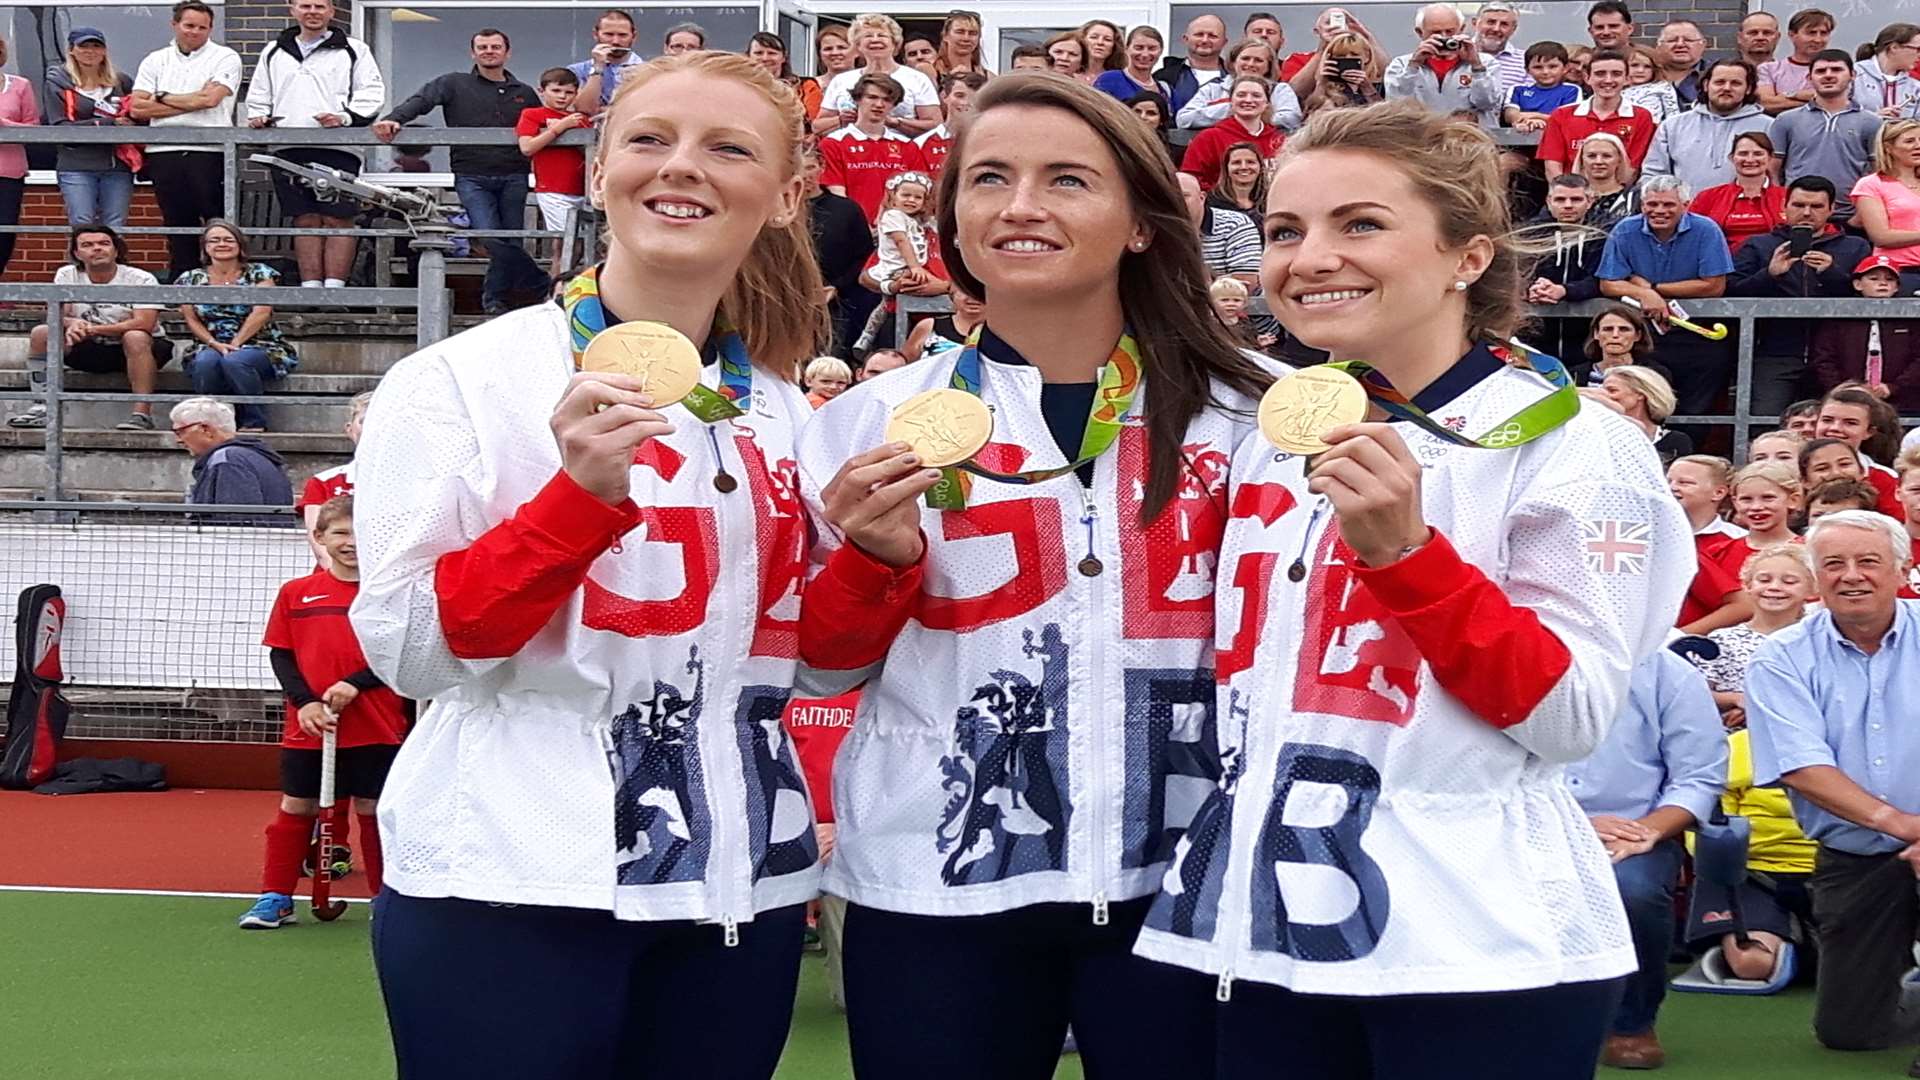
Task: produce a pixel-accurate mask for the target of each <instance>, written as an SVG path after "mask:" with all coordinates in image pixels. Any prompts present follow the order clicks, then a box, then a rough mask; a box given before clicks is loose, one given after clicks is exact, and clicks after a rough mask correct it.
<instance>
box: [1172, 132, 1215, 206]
mask: <svg viewBox="0 0 1920 1080" xmlns="http://www.w3.org/2000/svg"><path fill="white" fill-rule="evenodd" d="M1219 145H1220V137H1219V136H1218V135H1216V134H1214V129H1213V128H1208V129H1207V130H1205V131H1203V132H1201V133H1200V134H1198V135H1195V136H1194V137H1193V141H1192V142H1190V143H1188V144H1187V152H1186V154H1185V155H1184V156H1182V157H1181V158H1180V171H1181V172H1183V173H1186V174H1187V175H1188V176H1191V177H1193V178H1194V179H1195V180H1198V181H1200V190H1202V191H1211V190H1212V189H1213V183H1214V181H1216V180H1218V179H1220V151H1219Z"/></svg>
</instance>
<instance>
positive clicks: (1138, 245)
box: [1127, 240, 1147, 251]
mask: <svg viewBox="0 0 1920 1080" xmlns="http://www.w3.org/2000/svg"><path fill="white" fill-rule="evenodd" d="M1127 246H1128V247H1130V248H1132V249H1133V250H1135V251H1145V250H1147V242H1146V241H1145V240H1135V241H1134V242H1133V243H1131V244H1128V245H1127Z"/></svg>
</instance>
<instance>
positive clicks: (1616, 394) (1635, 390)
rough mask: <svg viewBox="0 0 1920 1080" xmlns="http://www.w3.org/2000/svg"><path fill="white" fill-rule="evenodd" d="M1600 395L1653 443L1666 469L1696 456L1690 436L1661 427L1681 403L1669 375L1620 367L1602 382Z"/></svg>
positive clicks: (1644, 368)
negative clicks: (1685, 458) (1680, 460)
mask: <svg viewBox="0 0 1920 1080" xmlns="http://www.w3.org/2000/svg"><path fill="white" fill-rule="evenodd" d="M1600 393H1601V395H1602V396H1603V397H1605V398H1606V399H1607V400H1608V401H1611V402H1613V404H1614V405H1615V406H1616V407H1618V408H1619V410H1620V411H1621V412H1622V413H1624V414H1625V415H1626V418H1627V419H1628V420H1631V421H1632V422H1633V424H1634V426H1635V427H1637V428H1639V429H1640V430H1641V431H1643V432H1645V433H1646V436H1647V438H1649V439H1651V440H1653V452H1654V453H1656V454H1658V455H1660V463H1661V464H1662V465H1665V464H1667V463H1668V462H1670V461H1672V460H1673V459H1675V458H1678V457H1684V456H1686V455H1687V454H1691V453H1693V439H1692V438H1691V437H1689V436H1688V435H1687V433H1686V432H1684V431H1679V430H1672V431H1670V430H1668V429H1667V428H1665V427H1663V426H1661V425H1663V424H1665V423H1666V422H1667V417H1669V416H1672V415H1673V410H1674V406H1676V405H1678V404H1679V403H1680V399H1679V398H1678V397H1676V396H1675V395H1674V392H1673V384H1672V383H1670V382H1668V381H1667V377H1666V376H1665V375H1662V374H1660V373H1659V372H1657V371H1655V370H1653V369H1652V368H1650V367H1642V366H1640V365H1638V364H1629V365H1627V366H1625V367H1617V368H1614V369H1613V370H1611V371H1609V372H1607V374H1606V376H1605V377H1604V378H1603V379H1602V380H1601V383H1600Z"/></svg>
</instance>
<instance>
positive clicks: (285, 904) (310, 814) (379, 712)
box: [240, 495, 407, 930]
mask: <svg viewBox="0 0 1920 1080" xmlns="http://www.w3.org/2000/svg"><path fill="white" fill-rule="evenodd" d="M313 532H314V539H315V541H316V542H318V543H319V544H320V546H321V547H322V548H324V549H326V552H327V557H328V559H329V560H330V561H331V567H330V568H329V569H324V570H316V571H314V572H313V573H311V574H308V575H307V576H306V577H302V578H295V579H294V580H292V581H289V582H287V583H286V584H285V585H282V586H281V587H280V595H279V597H278V598H277V599H276V600H275V601H274V604H273V614H272V615H271V616H270V617H269V618H268V620H267V633H266V637H265V640H264V642H263V644H265V645H266V646H267V648H268V649H270V650H272V653H271V656H272V661H273V674H274V676H275V677H276V678H278V679H279V680H280V687H281V689H282V690H284V691H285V692H286V695H287V726H286V730H285V733H284V734H283V735H282V736H281V739H280V791H281V798H280V812H279V813H278V814H276V815H275V816H274V819H273V821H272V822H271V823H270V824H269V825H268V826H267V852H266V867H265V870H264V872H263V873H262V875H261V884H260V888H261V893H260V899H258V900H256V901H255V902H254V905H253V907H252V908H250V909H248V911H247V913H246V914H245V915H243V916H241V917H240V926H241V928H243V929H248V930H273V929H277V928H279V927H281V926H284V925H285V924H287V923H290V922H293V921H294V911H293V890H294V888H295V887H296V886H297V885H298V884H299V881H300V863H301V861H302V860H303V859H304V858H305V856H306V853H307V848H308V845H309V843H310V842H311V840H312V837H313V825H314V819H315V817H317V816H318V814H319V794H320V735H321V733H322V732H324V731H326V730H327V729H328V728H335V729H337V731H338V732H339V736H338V745H339V751H338V754H337V756H336V759H335V766H336V767H335V789H336V791H337V792H338V793H339V794H341V795H343V796H350V797H351V798H352V801H353V812H354V814H355V816H357V817H359V819H360V850H361V854H362V856H363V859H364V862H365V865H366V873H367V888H368V889H369V890H371V891H372V892H375V893H377V892H379V891H380V862H381V860H380V827H379V824H378V823H377V822H376V821H375V820H374V811H375V808H376V805H375V800H376V799H378V798H379V797H380V789H381V787H382V786H383V785H384V784H385V783H386V780H387V770H388V769H390V768H392V766H393V759H394V757H395V755H397V754H398V753H399V752H400V740H401V738H402V737H403V736H404V735H405V734H406V727H407V716H406V706H405V703H404V702H402V701H401V699H400V697H399V696H398V695H397V694H395V693H394V692H393V691H392V690H389V689H387V687H386V684H384V683H382V682H381V681H380V679H379V677H378V676H376V675H375V674H374V673H373V672H372V671H371V670H369V669H368V667H367V658H366V656H365V655H364V654H363V653H362V652H361V651H360V642H359V640H358V639H357V638H355V637H354V633H353V626H352V624H350V623H349V622H348V621H347V609H348V608H349V607H350V606H352V604H353V598H354V596H355V595H357V594H358V593H359V591H360V563H359V559H358V555H357V552H356V551H355V549H354V543H353V496H351V495H341V496H338V497H336V498H333V499H330V500H328V501H327V503H326V504H325V505H323V506H322V507H320V513H319V515H318V516H317V517H316V518H315V520H314V528H313ZM338 835H339V837H340V839H342V840H345V839H346V835H347V830H346V827H345V823H344V821H343V822H342V824H341V827H340V829H339V832H338ZM323 857H328V858H330V857H331V853H325V854H324V856H323Z"/></svg>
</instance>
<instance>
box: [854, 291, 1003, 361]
mask: <svg viewBox="0 0 1920 1080" xmlns="http://www.w3.org/2000/svg"><path fill="white" fill-rule="evenodd" d="M950 295H951V296H952V297H953V311H952V313H951V314H947V315H938V316H935V317H934V318H931V319H922V320H920V321H919V322H917V323H915V324H914V327H913V329H912V331H910V332H909V333H908V334H907V340H906V344H904V345H902V346H901V347H900V352H898V353H894V355H893V358H892V359H891V360H890V361H889V365H888V366H883V367H881V368H879V369H878V370H874V361H875V359H876V358H878V357H880V356H881V354H882V353H889V352H893V350H891V349H878V350H875V351H874V352H870V353H868V354H867V359H866V362H865V363H864V364H862V365H861V367H860V377H859V380H858V381H860V382H865V381H867V380H868V379H869V378H871V377H873V376H874V375H877V374H880V372H883V371H891V370H892V369H893V368H896V367H900V366H901V365H903V364H906V363H907V362H909V361H913V360H920V359H923V358H925V357H929V356H939V355H941V354H943V353H948V352H952V351H953V350H955V349H960V348H964V347H966V344H967V336H968V335H970V334H972V333H973V329H974V327H976V326H979V325H980V324H981V323H983V322H985V321H986V318H987V305H985V304H983V303H981V302H980V301H978V300H975V299H974V298H973V297H971V296H969V295H967V291H966V290H965V289H963V288H961V287H960V286H959V285H955V286H954V287H953V289H952V291H951V293H950Z"/></svg>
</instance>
